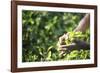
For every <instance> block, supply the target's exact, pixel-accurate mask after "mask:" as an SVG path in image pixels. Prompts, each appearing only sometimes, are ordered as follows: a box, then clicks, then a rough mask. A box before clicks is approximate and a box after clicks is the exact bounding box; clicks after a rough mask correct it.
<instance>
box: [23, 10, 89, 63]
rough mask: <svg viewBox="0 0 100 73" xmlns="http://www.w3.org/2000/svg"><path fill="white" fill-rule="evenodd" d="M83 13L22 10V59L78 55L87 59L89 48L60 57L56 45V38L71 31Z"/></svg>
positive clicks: (47, 59) (69, 57)
mask: <svg viewBox="0 0 100 73" xmlns="http://www.w3.org/2000/svg"><path fill="white" fill-rule="evenodd" d="M84 15H85V14H84V13H71V12H50V11H49V12H48V11H30V10H23V11H22V42H23V43H22V44H23V45H22V61H23V62H33V61H56V60H65V59H67V60H74V59H78V56H82V59H87V57H86V55H85V54H86V53H87V52H88V53H89V50H85V51H84V50H81V51H77V50H75V51H74V52H71V53H70V54H66V55H65V57H64V58H62V56H61V55H60V51H59V50H58V49H57V46H56V45H57V42H58V38H59V37H60V36H61V35H63V34H64V33H66V32H70V31H73V29H74V28H75V27H76V26H77V25H78V23H79V21H80V20H81V19H82V17H83V16H84ZM87 33H88V31H87ZM86 36H88V35H87V34H86ZM87 39H89V37H87ZM88 41H89V40H88ZM80 53H81V55H79V54H80Z"/></svg>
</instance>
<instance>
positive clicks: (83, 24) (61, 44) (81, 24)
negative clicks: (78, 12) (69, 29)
mask: <svg viewBox="0 0 100 73" xmlns="http://www.w3.org/2000/svg"><path fill="white" fill-rule="evenodd" d="M89 24H90V15H89V14H86V15H85V16H84V17H83V18H82V19H81V21H80V22H79V25H78V26H77V27H76V29H75V30H74V32H78V31H81V32H85V30H86V29H87V28H88V27H89ZM67 37H68V33H66V34H64V35H62V36H61V37H59V41H58V43H57V46H58V48H60V50H63V51H64V50H66V47H68V46H66V44H65V43H64V41H65V39H67ZM72 46H73V47H75V46H76V44H75V43H73V44H72ZM69 47H70V46H69Z"/></svg>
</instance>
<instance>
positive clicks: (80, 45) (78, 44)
mask: <svg viewBox="0 0 100 73" xmlns="http://www.w3.org/2000/svg"><path fill="white" fill-rule="evenodd" d="M66 39H68V34H64V35H63V36H61V37H60V38H59V42H58V44H57V45H58V48H59V50H60V51H63V52H64V51H72V50H75V49H76V50H80V49H84V50H86V49H90V45H89V43H87V42H85V41H82V40H79V39H75V40H73V43H71V44H70V45H68V46H67V45H66V44H65V40H66Z"/></svg>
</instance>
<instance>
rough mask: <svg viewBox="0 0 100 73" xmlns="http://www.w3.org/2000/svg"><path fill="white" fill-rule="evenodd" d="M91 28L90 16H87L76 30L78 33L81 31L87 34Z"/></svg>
mask: <svg viewBox="0 0 100 73" xmlns="http://www.w3.org/2000/svg"><path fill="white" fill-rule="evenodd" d="M89 26H90V14H86V15H85V16H84V18H83V19H82V20H81V21H80V22H79V25H78V26H77V27H76V29H75V30H74V31H75V32H76V31H81V32H85V31H86V29H87V28H88V27H89Z"/></svg>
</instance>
